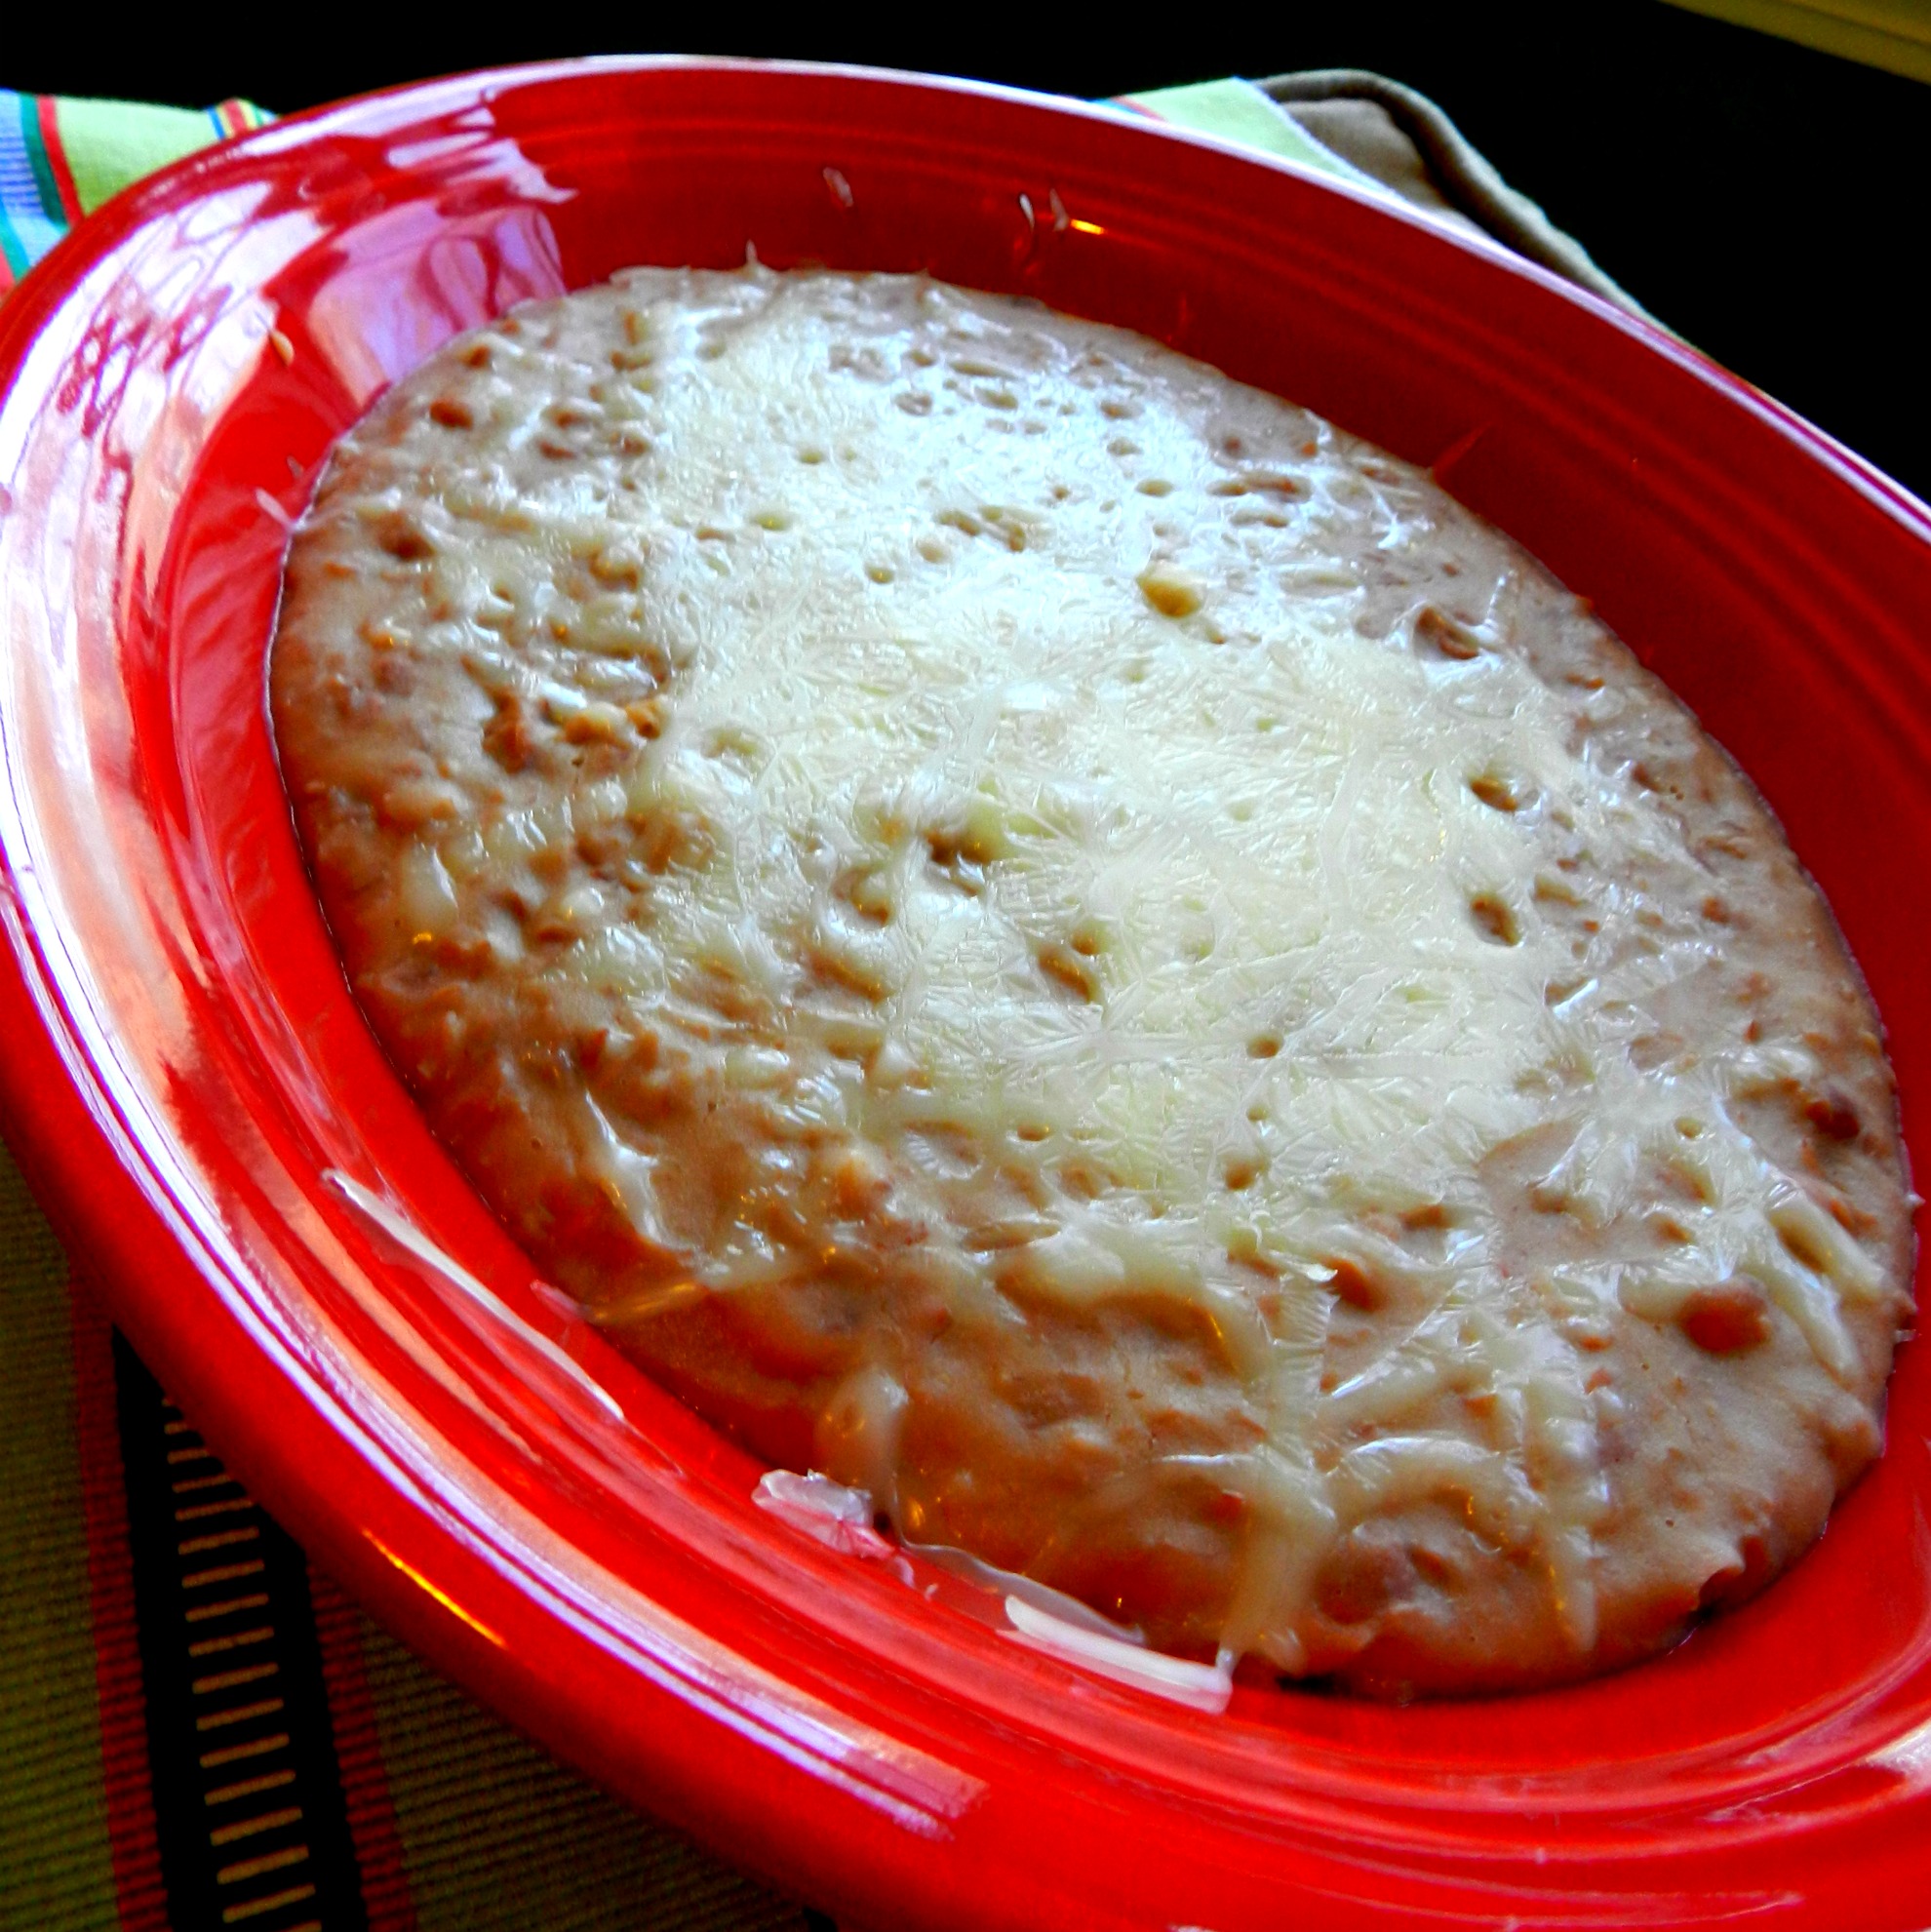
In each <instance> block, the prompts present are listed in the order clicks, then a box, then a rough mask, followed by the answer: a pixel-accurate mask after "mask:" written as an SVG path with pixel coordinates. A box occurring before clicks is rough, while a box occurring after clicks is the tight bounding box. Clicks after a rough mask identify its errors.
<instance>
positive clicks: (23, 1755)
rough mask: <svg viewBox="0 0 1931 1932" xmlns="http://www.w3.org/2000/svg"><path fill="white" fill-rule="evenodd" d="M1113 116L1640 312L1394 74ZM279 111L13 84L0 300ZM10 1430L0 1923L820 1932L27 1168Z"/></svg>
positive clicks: (10, 1131) (2, 1541)
mask: <svg viewBox="0 0 1931 1932" xmlns="http://www.w3.org/2000/svg"><path fill="white" fill-rule="evenodd" d="M1121 104H1122V105H1123V106H1125V107H1127V108H1129V109H1130V110H1131V111H1134V112H1136V113H1141V114H1146V115H1149V116H1151V117H1153V118H1155V119H1159V120H1163V121H1166V122H1170V123H1172V124H1174V125H1176V126H1181V127H1185V128H1190V129H1193V130H1196V131H1198V132H1202V133H1206V134H1211V135H1214V136H1216V137H1217V138H1222V139H1228V140H1234V141H1239V142H1241V143H1243V144H1245V145H1248V146H1252V147H1255V148H1259V149H1261V150H1262V151H1264V152H1267V153H1272V154H1278V155H1284V156H1286V157H1287V158H1289V159H1291V160H1296V161H1300V162H1303V163H1305V164H1308V165H1310V166H1314V167H1317V168H1322V169H1325V170H1327V171H1328V172H1330V173H1332V174H1334V175H1336V176H1339V177H1342V178H1345V179H1347V180H1350V181H1352V182H1353V183H1354V184H1356V185H1357V186H1360V187H1363V188H1366V189H1367V190H1369V191H1371V192H1377V193H1392V194H1395V195H1397V196H1399V198H1401V199H1402V200H1404V201H1406V202H1408V203H1409V204H1411V205H1413V206H1415V207H1418V208H1420V209H1423V210H1425V211H1426V212H1427V213H1429V214H1430V215H1431V217H1434V218H1437V219H1440V220H1444V221H1447V222H1449V223H1451V224H1461V225H1473V226H1476V227H1478V228H1480V229H1481V230H1482V231H1483V232H1485V233H1487V234H1489V235H1491V236H1493V237H1495V238H1497V239H1499V240H1501V241H1503V242H1505V243H1507V244H1508V245H1509V246H1511V247H1514V248H1516V249H1517V250H1518V251H1519V252H1520V253H1522V254H1524V255H1527V256H1530V257H1531V258H1533V259H1535V260H1538V261H1541V262H1543V263H1544V264H1545V265H1546V266H1549V267H1552V268H1554V269H1556V270H1557V272H1558V273H1561V274H1565V275H1568V276H1569V277H1570V278H1571V279H1573V280H1575V281H1577V282H1579V283H1581V284H1583V285H1584V286H1586V287H1589V288H1591V289H1593V290H1595V291H1596V293H1597V294H1600V295H1604V296H1608V297H1609V298H1610V299H1612V300H1619V301H1622V302H1625V303H1626V304H1628V305H1629V306H1631V307H1634V306H1635V304H1634V303H1631V302H1629V298H1628V296H1625V295H1624V294H1623V292H1622V291H1621V290H1619V289H1617V288H1616V287H1615V285H1614V284H1613V283H1610V282H1609V281H1608V280H1607V278H1606V277H1604V276H1602V274H1601V273H1600V271H1599V270H1598V269H1596V267H1595V265H1594V264H1593V263H1592V262H1591V261H1590V260H1589V257H1588V256H1587V255H1586V254H1584V252H1583V251H1582V250H1581V249H1580V248H1579V247H1578V246H1577V245H1576V244H1575V243H1574V242H1573V241H1571V240H1569V238H1568V237H1566V236H1563V235H1560V234H1559V233H1558V232H1557V230H1555V229H1554V228H1552V227H1551V226H1550V225H1549V223H1548V222H1547V220H1546V219H1544V218H1543V217H1542V216H1541V213H1540V211H1539V210H1536V209H1535V208H1534V207H1533V205H1532V204H1530V203H1528V202H1526V201H1524V200H1523V199H1522V198H1521V197H1520V196H1518V195H1516V194H1514V192H1513V191H1512V190H1510V189H1509V188H1508V187H1507V185H1506V183H1504V182H1502V181H1501V179H1500V177H1497V176H1496V175H1495V172H1494V170H1493V169H1491V168H1489V167H1488V165H1487V163H1486V162H1484V161H1482V159H1481V157H1480V156H1479V155H1478V154H1477V153H1476V152H1475V150H1474V149H1472V148H1470V147H1469V146H1468V144H1467V142H1466V141H1464V140H1462V138H1461V137H1460V136H1459V135H1458V134H1457V133H1456V132H1455V130H1454V128H1453V126H1452V124H1450V123H1449V122H1448V121H1447V119H1446V117H1445V116H1443V115H1442V114H1441V113H1440V110H1439V109H1438V108H1437V107H1435V106H1434V105H1433V103H1432V102H1429V101H1427V100H1426V99H1423V98H1422V97H1421V96H1418V95H1414V94H1412V93H1411V92H1410V91H1409V90H1407V89H1405V88H1401V87H1399V84H1397V83H1395V82H1391V81H1386V80H1384V79H1382V78H1381V77H1379V76H1376V75H1363V74H1352V73H1341V74H1318V75H1285V76H1281V77H1279V78H1278V79H1276V80H1274V81H1270V82H1267V83H1265V84H1263V85H1262V86H1260V87H1256V86H1252V85H1249V84H1248V83H1246V82H1243V81H1217V82H1211V83H1207V84H1205V85H1202V86H1197V87H1188V88H1177V89H1170V90H1165V91H1163V92H1160V93H1155V94H1146V95H1138V96H1134V97H1131V98H1130V99H1127V100H1125V101H1123V103H1121ZM267 118H268V117H267V116H265V115H264V114H263V113H262V112H261V110H260V109H258V108H256V107H253V106H251V105H250V104H249V103H247V102H245V101H226V102H223V103H221V105H220V106H218V107H216V108H211V109H209V110H208V111H207V112H206V113H203V114H194V113H187V112H183V111H181V110H177V109H174V108H161V107H146V106H140V105H135V104H130V103H126V102H106V101H76V100H67V99H51V98H47V97H33V96H23V95H18V94H9V93H7V92H6V91H5V90H0V298H4V296H5V294H6V292H7V291H8V290H9V289H10V288H11V287H12V286H13V285H14V284H15V283H16V282H17V281H18V280H19V279H20V277H21V276H23V275H25V274H27V273H28V272H29V271H30V270H31V267H32V264H33V263H34V262H35V261H36V260H38V259H39V258H40V257H41V256H43V255H45V254H46V253H47V251H48V250H49V249H51V248H52V247H53V246H54V245H55V243H56V242H57V241H58V240H59V237H60V236H61V235H62V234H63V233H64V232H65V231H66V230H67V228H68V227H70V226H71V225H72V224H73V223H74V222H75V221H77V220H80V219H82V218H84V217H86V216H87V215H88V214H90V213H92V212H93V210H94V209H96V208H98V207H99V205H100V204H101V202H103V201H105V200H106V199H107V198H108V197H109V196H111V195H112V194H114V193H116V192H118V191H119V190H120V189H121V188H122V187H125V186H126V185H128V184H129V183H131V182H132V181H134V180H136V179H138V177H140V176H141V175H142V174H144V173H145V172H147V171H148V170H150V169H152V168H156V167H160V166H163V165H165V164H166V163H167V162H169V161H171V160H173V159H175V158H177V156H179V155H183V154H186V153H189V152H192V151H193V150H194V149H196V148H198V147H201V146H203V145H206V144H207V143H208V142H209V141H211V140H215V139H217V138H224V137H227V136H230V135H233V134H236V133H239V132H242V131H244V130H246V129H249V128H252V127H256V126H259V125H260V124H261V123H262V122H263V121H264V120H265V119H267ZM0 1131H4V1134H5V1136H6V1138H7V1139H9V1140H13V1141H16V1142H24V1141H25V1140H27V1139H29V1138H30V1137H31V1135H32V1132H33V1124H32V1122H31V1121H25V1120H7V1121H0ZM0 1414H4V1416H5V1429H4V1432H0V1691H3V1692H4V1694H3V1695H0V1926H4V1927H7V1928H20V1932H80V1928H83V1927H102V1928H111V1927H125V1928H128V1932H163V1928H170V1927H172V1928H173V1932H201V1929H202V1928H204V1927H207V1928H227V1927H241V1928H245V1932H359V1928H371V1932H404V1928H409V1927H420V1928H422V1929H423V1932H442V1928H449V1932H458V1928H460V1932H493V1928H502V1932H512V1928H514V1932H534V1929H535V1928H542V1932H578V1928H583V1929H584V1932H588V1929H589V1928H607V1929H608V1932H660V1929H661V1928H671V1927H677V1928H690V1932H754V1928H756V1929H757V1932H762V1929H763V1928H778V1927H784V1928H787V1929H788V1932H812V1928H816V1932H825V1928H827V1927H828V1926H829V1923H830V1921H829V1920H826V1919H824V1918H823V1917H822V1916H821V1915H820V1914H818V1913H815V1912H810V1911H809V1910H808V1909H807V1908H805V1907H802V1906H800V1905H798V1904H796V1903H794V1902H792V1901H789V1900H786V1899H783V1898H780V1897H777V1896H775V1895H773V1894H772V1893H770V1892H769V1891H768V1890H767V1889H766V1888H764V1887H763V1886H762V1885H760V1884H758V1883H756V1882H755V1881H753V1880H751V1879H749V1878H747V1877H745V1876H744V1875H743V1874H741V1873H738V1872H736V1871H735V1870H733V1869H732V1868H731V1867H729V1865H727V1864H725V1863H723V1862H721V1861H720V1860H718V1859H717V1858H715V1857H714V1856H712V1855H711V1854H710V1853H708V1852H706V1851H704V1850H702V1849H700V1848H698V1847H696V1846H694V1845H692V1844H690V1842H689V1841H688V1840H686V1839H685V1838H683V1837H681V1836H680V1835H678V1834H677V1833H673V1832H671V1831H670V1830H669V1829H668V1828H666V1827H664V1826H661V1825H659V1824H656V1823H655V1822H653V1821H652V1820H650V1819H648V1818H644V1817H641V1816H639V1815H637V1814H636V1813H634V1812H631V1811H628V1810H626V1809H624V1808H623V1807H622V1806H620V1805H618V1804H617V1803H615V1802H614V1801H613V1800H611V1798H609V1797H607V1796H605V1795H604V1794H601V1793H599V1792H597V1791H596V1790H594V1789H593V1788H592V1787H590V1786H589V1785H586V1784H585V1783H583V1782H582V1781H581V1780H580V1779H578V1778H576V1777H574V1776H573V1775H571V1773H570V1772H568V1771H566V1770H564V1769H563V1768H562V1767H561V1766H559V1765H558V1764H557V1763H556V1762H555V1761H554V1760H553V1759H552V1758H550V1757H549V1756H547V1755H545V1754H544V1753H542V1752H541V1751H539V1750H537V1749H536V1748H535V1747H534V1746H532V1745H531V1744H529V1743H528V1742H526V1741H525V1740H524V1739H523V1738H522V1737H520V1736H519V1735H518V1734H517V1733H516V1732H514V1731H512V1730H510V1729H509V1728H508V1727H506V1726H505V1725H504V1724H502V1723H501V1722H499V1721H498V1720H497V1719H496V1718H494V1717H493V1716H491V1715H489V1714H488V1713H487V1712H485V1711H484V1710H483V1709H482V1708H480V1707H479V1706H478V1705H477V1704H475V1703H474V1702H472V1701H471V1700H470V1699H469V1698H468V1697H466V1696H465V1695H464V1694H463V1693H461V1692H460V1691H457V1690H455V1689H454V1688H453V1687H452V1686H451V1685H450V1684H448V1683H447V1682H445V1681H444V1680H443V1679H442V1678H440V1677H439V1676H436V1675H435V1674H434V1673H433V1672H431V1671H430V1670H428V1669H427V1668H426V1667H425V1666H423V1665H422V1664H420V1663H418V1662H417V1661H416V1660H415V1659H414V1657H413V1656H412V1655H411V1654H410V1653H409V1652H408V1651H406V1650H405V1649H403V1648H402V1646H401V1645H399V1644H398V1643H397V1642H395V1640H394V1639H393V1638H391V1637H389V1636H387V1635H386V1634H384V1633H383V1632H382V1631H381V1630H379V1629H378V1628H377V1627H376V1626H375V1625H374V1624H373V1623H372V1622H370V1620H369V1619H368V1618H366V1617H364V1616H363V1615H362V1614H361V1613H360V1612H359V1611H358V1610H357V1609H356V1608H355V1607H354V1606H353V1605H352V1604H351V1603H349V1602H348V1600H347V1599H346V1598H345V1597H342V1595H341V1594H340V1593H339V1592H338V1591H337V1590H336V1589H335V1587H334V1586H333V1585H332V1584H331V1583H330V1582H329V1581H328V1579H327V1578H326V1577H324V1576H322V1575H320V1574H318V1573H316V1572H314V1571H312V1570H311V1569H310V1568H309V1566H308V1564H307V1563H306V1562H305V1560H304V1559H303V1557H302V1554H301V1551H300V1550H299V1549H298V1548H297V1547H296V1544H295V1543H294V1542H293V1541H292V1540H291V1539H290V1538H289V1537H288V1536H287V1535H286V1534H284V1532H283V1531H282V1530H280V1529H279V1528H278V1527H277V1526H276V1525H275V1523H274V1522H272V1521H271V1520H270V1519H269V1518H268V1517H267V1516H266V1515H265V1513H264V1512H263V1511H261V1510H260V1509H259V1508H258V1507H257V1506H256V1503H255V1502H254V1500H253V1499H252V1498H251V1497H250V1496H249V1495H248V1493H247V1491H246V1490H245V1489H244V1488H243V1487H242V1485H241V1484H240V1482H238V1481H237V1480H236V1479H235V1478H234V1477H232V1476H231V1475H230V1474H229V1473H228V1472H227V1470H226V1469H224V1468H223V1467H222V1465H221V1463H220V1462H219V1461H218V1459H217V1457H216V1456H215V1455H214V1453H213V1451H212V1450H210V1449H209V1448H208V1446H207V1445H206V1444H205V1443H204V1442H203V1441H202V1439H201V1438H200V1436H199V1435H198V1434H197V1433H196V1432H195V1429H194V1423H193V1418H192V1417H191V1416H187V1415H183V1414H181V1413H180V1411H179V1410H177V1408H176V1407H175V1406H174V1405H173V1404H172V1402H170V1400H168V1397H167V1395H166V1393H165V1392H164V1391H163V1390H162V1389H161V1388H160V1387H159V1386H158V1385H157V1384H156V1383H155V1381H154V1379H153V1378H152V1376H150V1375H149V1374H148V1372H147V1370H146V1369H145V1368H144V1367H143V1366H142V1365H141V1363H140V1361H139V1360H138V1357H137V1356H136V1355H135V1353H134V1351H133V1350H132V1349H131V1348H130V1347H129V1346H128V1344H127V1343H126V1341H125V1340H123V1339H122V1338H121V1337H120V1336H119V1335H117V1334H116V1333H115V1332H114V1331H113V1329H112V1328H111V1327H110V1325H109V1323H108V1321H107V1319H106V1316H105V1315H104V1313H103V1312H102V1308H101V1304H100V1301H99V1297H98V1295H96V1294H95V1293H94V1292H93V1291H92V1290H91V1289H90V1288H89V1287H88V1285H87V1284H86V1283H85V1282H76V1281H74V1280H73V1279H72V1277H71V1272H70V1269H69V1266H68V1263H67V1259H66V1257H65V1255H64V1254H63V1253H62V1252H61V1250H60V1247H59V1243H58V1242H56V1240H55V1238H54V1236H53V1234H52V1233H51V1232H50V1230H49V1229H48V1226H47V1224H46V1222H45V1221H44V1220H43V1219H42V1217H41V1215H40V1213H39V1211H38V1209H37V1208H36V1207H35V1205H34V1203H33V1202H32V1200H31V1198H30V1196H29V1195H28V1192H27V1189H26V1187H25V1184H24V1183H23V1182H22V1180H21V1179H20V1173H19V1171H18V1169H17V1168H16V1167H15V1165H14V1163H13V1162H12V1161H11V1160H10V1159H9V1158H8V1157H7V1156H6V1155H5V1153H4V1152H0Z"/></svg>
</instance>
